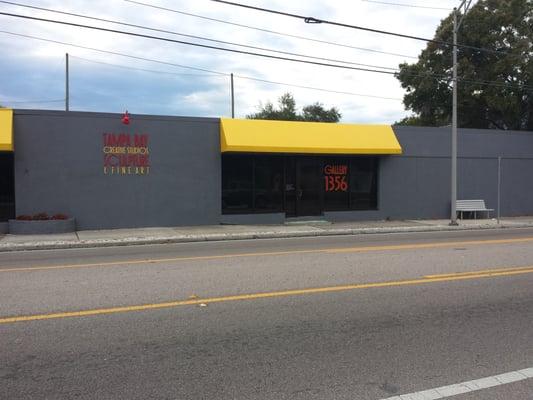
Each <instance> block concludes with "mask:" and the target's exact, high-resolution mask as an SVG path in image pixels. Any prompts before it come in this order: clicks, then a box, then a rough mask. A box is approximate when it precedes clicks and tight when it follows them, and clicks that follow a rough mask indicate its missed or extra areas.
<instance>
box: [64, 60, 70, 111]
mask: <svg viewBox="0 0 533 400" xmlns="http://www.w3.org/2000/svg"><path fill="white" fill-rule="evenodd" d="M68 67H69V66H68V53H66V54H65V111H68V110H69V102H70V94H69V91H70V89H69V70H68Z"/></svg>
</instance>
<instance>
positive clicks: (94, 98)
mask: <svg viewBox="0 0 533 400" xmlns="http://www.w3.org/2000/svg"><path fill="white" fill-rule="evenodd" d="M145 1H147V2H148V1H149V0H145ZM419 1H420V0H419ZM413 2H416V1H415V0H413ZM150 3H151V4H157V5H160V6H164V7H169V8H174V9H178V10H182V11H185V12H189V13H195V14H200V15H204V16H209V17H212V18H217V19H221V20H226V21H233V22H236V23H240V24H245V25H250V26H257V27H261V28H264V29H268V30H273V31H280V32H285V33H289V34H291V35H298V36H309V37H314V38H317V39H319V40H323V41H330V42H335V43H343V44H348V45H351V46H357V47H365V48H370V49H376V50H382V51H390V52H395V53H400V54H405V55H411V56H417V55H418V54H419V52H420V51H421V50H422V49H423V48H424V46H425V44H424V42H418V41H414V40H407V39H401V38H394V37H390V36H383V35H377V34H372V33H368V32H362V31H358V30H353V29H348V28H341V27H334V26H330V25H324V24H305V23H303V22H302V21H300V20H297V19H293V18H288V17H281V16H275V15H270V14H265V13H260V12H257V11H253V10H246V9H241V8H236V7H231V6H227V5H222V4H218V3H215V2H212V1H209V0H198V1H194V2H191V1H186V0H179V1H170V0H156V1H150ZM243 3H247V4H252V5H257V6H262V7H268V8H272V9H279V10H286V11H288V12H293V13H297V14H304V15H310V16H315V17H318V18H322V19H329V20H335V21H342V22H346V23H349V24H355V25H361V26H368V27H374V28H378V29H385V30H390V31H396V32H404V33H409V34H413V35H418V36H424V37H433V34H434V31H435V29H436V28H437V26H438V24H439V22H440V20H441V19H443V18H445V17H446V16H447V12H446V11H443V10H427V9H416V8H406V7H405V8H404V7H394V6H384V5H379V4H373V3H368V2H363V1H357V0H332V1H328V2H327V5H324V2H323V1H303V0H295V1H292V2H290V3H287V2H285V1H281V0H275V1H266V0H247V1H244V0H243ZM422 3H423V2H421V1H420V3H419V4H422ZM443 3H446V4H448V3H449V5H450V8H451V7H452V6H453V5H454V2H453V1H449V0H446V1H443ZM32 4H33V5H36V6H41V7H49V8H54V9H60V10H64V11H68V12H75V13H80V14H84V15H89V16H96V17H100V18H107V19H116V20H120V21H124V22H127V23H131V24H139V25H148V26H151V27H157V28H159V29H164V30H172V31H177V32H181V33H186V34H190V35H198V36H205V37H210V38H213V39H217V40H223V41H230V42H238V43H242V44H248V45H251V46H258V47H268V48H274V49H280V50H283V51H288V52H294V53H301V54H307V55H312V56H315V57H323V58H331V59H340V60H349V61H351V62H356V63H362V64H370V65H382V66H387V67H392V68H394V67H397V66H398V64H399V63H400V62H404V61H409V62H412V61H413V60H412V59H409V58H405V57H398V56H391V55H383V54H378V53H373V52H368V51H360V50H355V49H351V48H347V47H339V46H332V45H327V44H321V43H317V42H312V41H306V40H300V39H296V38H291V37H286V36H279V35H274V34H271V33H266V32H259V31H256V30H251V29H246V28H241V27H236V26H232V25H226V24H221V23H217V22H213V21H207V20H202V19H198V18H194V17H191V16H186V15H181V14H176V13H171V12H166V11H162V10H156V9H152V8H147V7H143V6H139V5H135V4H132V3H128V2H126V1H122V0H113V1H109V0H106V1H104V0H93V1H91V2H87V1H82V0H73V1H69V2H57V1H51V0H41V1H35V2H33V3H32ZM0 9H1V10H2V11H8V12H16V13H20V14H26V15H32V16H39V17H46V18H52V19H61V20H68V21H73V22H79V23H85V24H90V25H97V26H105V27H112V28H115V29H122V30H128V31H139V30H137V29H133V28H125V27H117V26H116V25H111V24H107V23H103V22H95V21H88V20H86V19H82V18H75V17H67V16H61V15H56V14H50V13H46V12H41V11H36V10H27V9H23V8H20V7H15V6H8V5H1V6H0ZM0 23H1V24H2V30H6V31H11V32H16V33H21V34H28V35H35V36H39V37H45V38H49V39H53V40H59V41H65V42H71V43H76V44H79V45H82V46H87V47H94V48H99V49H104V50H108V51H114V52H121V53H127V54H131V55H135V56H139V57H146V58H154V59H158V60H162V61H167V62H170V63H176V64H182V65H189V66H193V67H199V68H203V69H208V70H214V71H219V72H223V73H227V74H229V73H234V74H235V75H236V78H235V105H236V113H237V116H238V117H244V116H245V115H246V114H249V113H251V112H254V111H256V108H257V105H258V104H259V102H263V103H264V102H266V101H272V102H276V100H277V98H278V97H279V96H280V95H281V94H283V93H284V92H287V91H289V92H291V93H293V94H294V97H295V99H296V101H297V104H298V105H299V106H300V107H301V106H303V105H305V104H310V103H314V102H315V101H319V102H321V103H323V104H324V105H325V106H327V107H332V106H335V107H337V108H339V109H340V110H341V112H342V114H343V122H356V123H357V122H366V123H372V122H375V123H382V122H385V123H391V122H394V121H395V120H398V119H400V118H401V117H403V116H404V115H406V114H407V112H406V111H405V110H404V109H403V105H402V102H401V100H381V99H375V98H368V97H362V96H353V95H343V94H335V93H326V92H321V91H313V90H310V89H303V88H291V87H287V86H283V85H274V84H268V83H264V82H257V81H252V80H247V79H242V78H239V77H237V76H247V77H255V78H259V79H265V80H271V81H277V82H284V83H292V84H296V85H302V86H314V87H319V88H327V89H331V90H336V91H343V92H353V93H359V94H369V95H374V96H384V97H392V98H398V99H401V98H402V97H403V89H402V88H401V87H400V85H399V83H398V82H397V81H396V79H395V78H394V77H392V76H386V75H381V74H375V73H369V72H361V71H350V70H342V69H338V68H332V67H325V66H315V65H306V64H301V63H292V62H288V61H282V60H272V59H265V58H261V57H255V56H251V55H242V54H234V53H228V52H221V51H216V50H211V49H202V48H198V47H192V46H186V45H181V44H175V43H165V42H161V41H154V40H150V39H143V38H136V37H129V36H124V35H117V34H112V33H106V32H98V31H93V30H87V29H82V28H73V27H65V26H60V25H54V24H47V23H43V22H34V21H25V20H20V19H14V18H7V17H4V16H0ZM143 33H150V32H147V31H144V32H143ZM150 34H155V35H158V36H164V37H169V38H172V39H178V40H186V41H194V42H198V43H208V42H205V41H200V40H194V39H190V38H189V39H187V38H183V37H179V36H175V35H171V34H165V33H154V32H151V33H150ZM209 44H210V45H217V46H220V47H231V46H229V45H224V44H213V43H209ZM0 46H2V49H3V51H2V57H1V59H0V69H1V70H2V72H3V76H4V77H5V76H8V77H9V79H7V80H6V79H4V80H3V82H2V85H1V87H0V95H1V97H0V102H2V103H4V104H6V105H10V104H12V105H13V106H17V107H21V106H25V105H27V106H32V107H35V105H39V106H42V107H47V108H61V107H62V103H28V104H22V103H16V104H15V103H10V102H14V101H22V100H26V99H27V100H48V99H57V98H58V97H59V98H61V97H63V96H64V90H63V88H64V57H65V56H64V54H65V52H69V53H70V54H71V55H72V56H73V58H72V63H71V79H72V85H71V88H72V91H71V97H72V100H73V103H72V106H73V109H80V110H92V111H115V112H117V111H122V110H123V109H124V108H128V109H129V110H130V111H132V112H137V113H154V114H171V115H195V116H228V115H229V113H230V108H229V78H228V77H225V76H219V77H208V76H207V77H206V76H195V75H183V76H181V77H180V76H178V75H172V74H161V73H150V72H142V71H129V70H126V69H124V68H122V69H121V68H116V67H110V66H108V65H103V64H98V63H91V62H87V61H82V60H81V59H79V58H80V57H81V58H84V59H89V60H94V61H100V62H106V63H115V64H120V65H124V66H129V67H132V68H143V69H151V70H158V71H168V72H175V73H183V74H191V73H194V71H191V70H186V69H183V68H178V67H172V66H165V65H158V64H154V63H150V62H146V61H140V60H132V59H128V58H124V57H120V56H118V55H110V54H102V53H98V52H94V51H90V50H84V49H79V48H74V47H68V46H64V45H60V44H53V43H45V42H40V41H36V40H31V39H26V38H19V37H13V36H10V35H6V34H1V33H0ZM76 57H77V58H76ZM196 73H198V72H196Z"/></svg>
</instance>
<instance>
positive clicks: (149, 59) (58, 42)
mask: <svg viewBox="0 0 533 400" xmlns="http://www.w3.org/2000/svg"><path fill="white" fill-rule="evenodd" d="M0 33H5V34H8V35H13V36H19V37H24V38H27V39H34V40H40V41H42V42H49V43H56V44H61V45H64V46H72V47H77V48H79V49H84V50H90V51H96V52H100V53H105V54H112V55H115V56H121V57H127V58H132V59H135V60H140V61H148V62H154V63H158V64H163V65H170V66H173V67H178V68H184V69H190V70H194V71H203V72H209V73H212V74H217V75H224V76H229V74H227V73H225V72H220V71H213V70H209V69H205V68H198V67H191V66H188V65H183V64H176V63H171V62H168V61H160V60H155V59H152V58H147V57H139V56H133V55H130V54H125V53H119V52H117V51H111V50H102V49H97V48H95V47H88V46H82V45H79V44H73V43H68V42H62V41H60V40H53V39H46V38H42V37H37V36H32V35H25V34H22V33H15V32H9V31H4V30H0Z"/></svg>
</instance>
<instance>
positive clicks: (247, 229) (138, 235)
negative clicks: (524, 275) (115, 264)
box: [0, 216, 533, 252]
mask: <svg viewBox="0 0 533 400" xmlns="http://www.w3.org/2000/svg"><path fill="white" fill-rule="evenodd" d="M448 223H449V220H408V221H366V222H343V223H327V222H323V221H317V222H313V221H307V222H300V223H292V224H288V225H209V226H193V227H174V228H137V229H112V230H98V231H78V232H75V233H65V234H56V235H4V236H0V252H6V251H17V250H49V249H68V248H88V247H108V246H128V245H141V244H164V243H185V242H203V241H220V240H243V239H272V238H290V237H310V236H332V235H359V234H372V233H402V232H403V233H405V232H434V231H456V230H479V229H505V228H526V227H533V216H532V217H515V218H504V219H502V220H501V221H500V224H498V223H497V221H496V220H495V219H481V220H479V219H478V220H463V221H459V226H449V225H448Z"/></svg>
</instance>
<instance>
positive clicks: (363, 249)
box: [0, 237, 533, 273]
mask: <svg viewBox="0 0 533 400" xmlns="http://www.w3.org/2000/svg"><path fill="white" fill-rule="evenodd" d="M527 242H533V237H524V238H513V239H488V240H470V241H462V242H431V243H418V244H399V245H382V246H360V247H346V248H330V249H312V250H287V251H271V252H257V253H234V254H218V255H212V256H190V257H173V258H155V259H150V258H148V259H143V260H121V261H111V262H100V263H86V264H66V265H37V266H31V267H7V268H0V273H1V272H28V271H45V270H57V269H73V268H91V267H112V266H120V265H123V266H127V265H138V264H156V263H169V262H180V261H205V260H220V259H229V258H244V257H263V256H265V257H267V256H284V255H293V254H320V253H324V254H331V253H334V254H336V253H339V254H340V253H366V252H373V251H391V250H417V249H432V248H447V247H455V246H468V245H472V246H476V245H494V244H513V243H527Z"/></svg>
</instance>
